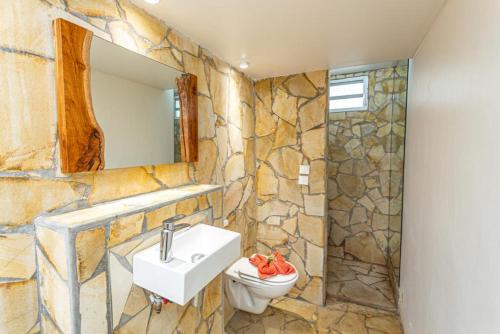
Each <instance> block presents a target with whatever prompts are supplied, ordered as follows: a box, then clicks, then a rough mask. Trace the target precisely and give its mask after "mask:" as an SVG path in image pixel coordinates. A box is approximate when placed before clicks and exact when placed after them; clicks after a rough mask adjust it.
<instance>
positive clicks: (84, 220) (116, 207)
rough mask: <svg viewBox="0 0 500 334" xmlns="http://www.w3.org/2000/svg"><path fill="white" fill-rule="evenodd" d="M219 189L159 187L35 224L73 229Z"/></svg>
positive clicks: (45, 217) (46, 218)
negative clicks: (159, 188) (162, 188)
mask: <svg viewBox="0 0 500 334" xmlns="http://www.w3.org/2000/svg"><path fill="white" fill-rule="evenodd" d="M221 189H222V187H221V186H219V185H209V184H194V185H188V186H183V187H179V188H173V189H167V190H160V191H155V192H152V193H147V194H142V195H136V196H132V197H127V198H122V199H119V200H115V201H111V202H106V203H101V204H97V205H94V206H92V207H89V208H85V209H80V210H74V211H70V212H66V213H58V214H51V215H46V216H41V217H39V218H38V219H37V223H38V224H41V225H44V226H50V227H53V228H55V229H58V228H64V229H75V228H79V227H82V226H86V225H89V224H99V223H105V222H106V221H108V220H110V219H116V218H119V217H122V216H128V215H131V214H134V213H136V212H141V211H145V210H146V211H147V210H151V209H155V208H157V207H162V206H165V205H168V204H171V203H175V202H179V201H181V200H184V199H188V198H192V197H197V196H199V195H203V194H206V193H210V192H214V191H217V190H221Z"/></svg>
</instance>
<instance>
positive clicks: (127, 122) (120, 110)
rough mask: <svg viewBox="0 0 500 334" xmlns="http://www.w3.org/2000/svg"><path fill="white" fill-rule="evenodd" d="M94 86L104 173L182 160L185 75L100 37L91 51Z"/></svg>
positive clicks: (93, 102) (94, 37) (93, 103)
mask: <svg viewBox="0 0 500 334" xmlns="http://www.w3.org/2000/svg"><path fill="white" fill-rule="evenodd" d="M90 68H91V74H90V78H91V79H90V83H91V84H90V87H91V93H92V105H93V108H94V114H95V117H96V120H97V123H98V124H99V126H100V127H101V129H102V131H103V132H104V138H105V150H104V161H105V168H106V169H109V168H122V167H130V166H144V165H159V164H166V163H173V162H180V161H181V154H180V153H181V152H180V102H179V95H178V92H177V84H176V79H177V78H179V77H180V76H181V75H182V72H180V71H178V70H176V69H173V68H170V67H168V66H166V65H163V64H161V63H158V62H156V61H154V60H152V59H149V58H147V57H145V56H142V55H140V54H137V53H135V52H132V51H129V50H127V49H125V48H122V47H120V46H117V45H116V44H113V43H111V42H108V41H106V40H104V39H102V38H99V37H97V36H95V35H94V36H93V37H92V44H91V48H90Z"/></svg>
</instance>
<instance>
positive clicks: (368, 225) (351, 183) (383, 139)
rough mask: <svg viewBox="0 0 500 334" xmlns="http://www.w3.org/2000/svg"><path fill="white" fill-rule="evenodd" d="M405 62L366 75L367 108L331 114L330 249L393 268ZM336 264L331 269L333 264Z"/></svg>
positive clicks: (398, 237) (397, 251) (397, 238)
mask: <svg viewBox="0 0 500 334" xmlns="http://www.w3.org/2000/svg"><path fill="white" fill-rule="evenodd" d="M407 71H408V68H407V66H406V65H401V66H397V67H391V68H386V69H380V70H376V71H370V72H364V73H355V74H350V75H338V76H336V77H335V78H338V79H341V78H346V77H353V76H360V75H368V77H369V101H368V111H363V112H341V113H330V114H329V139H328V200H329V212H328V216H329V220H330V236H329V254H330V255H333V256H337V257H343V258H346V259H357V260H361V261H364V262H369V263H375V264H381V265H386V264H388V265H389V266H392V267H394V268H395V275H396V276H397V275H398V268H399V262H400V259H399V258H400V240H401V209H402V189H403V182H402V181H403V160H404V136H405V118H406V90H407ZM333 270H335V269H333Z"/></svg>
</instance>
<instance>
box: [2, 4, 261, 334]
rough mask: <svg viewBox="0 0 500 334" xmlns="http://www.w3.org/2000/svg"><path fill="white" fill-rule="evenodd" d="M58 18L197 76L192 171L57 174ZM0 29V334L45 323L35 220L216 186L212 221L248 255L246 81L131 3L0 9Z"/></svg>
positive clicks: (249, 110) (250, 200) (250, 131)
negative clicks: (220, 204) (196, 148)
mask: <svg viewBox="0 0 500 334" xmlns="http://www.w3.org/2000/svg"><path fill="white" fill-rule="evenodd" d="M57 17H64V18H66V19H69V20H72V21H74V22H76V23H78V24H81V25H84V26H85V27H87V28H89V29H91V30H92V31H94V32H95V33H96V34H98V35H99V36H101V37H104V38H108V39H110V40H112V41H113V42H115V43H117V44H120V45H123V46H125V47H127V48H129V49H131V50H134V51H137V52H139V53H142V54H145V55H146V56H148V57H151V58H153V59H156V60H158V61H160V62H162V63H164V64H167V65H169V66H172V67H175V68H177V69H180V70H184V71H187V72H190V73H193V74H195V75H197V76H198V85H199V87H198V88H199V97H198V105H199V136H200V162H199V163H196V164H183V163H180V164H172V165H161V166H145V167H138V168H127V169H120V170H109V171H103V172H98V173H86V174H75V175H62V174H61V173H60V169H59V156H58V147H57V136H56V119H57V111H56V93H55V74H54V48H53V38H52V23H51V22H52V19H54V18H57ZM0 22H2V24H1V25H0V73H2V75H1V76H0V87H1V88H0V123H1V124H2V130H1V131H0V305H9V307H5V306H4V307H2V314H0V332H1V333H16V334H17V333H32V332H37V331H38V328H39V319H40V318H43V317H45V316H46V315H45V314H43V312H42V313H40V312H39V311H38V308H37V307H36V305H37V300H38V296H37V292H36V286H37V282H36V280H35V271H36V268H37V266H36V263H37V262H36V258H35V237H34V228H33V219H34V218H35V217H36V216H38V215H40V214H42V213H44V212H48V211H54V210H60V209H71V208H78V207H84V206H88V205H90V204H94V203H99V202H103V201H107V200H112V199H116V198H121V197H126V196H132V195H135V194H139V193H144V192H150V191H155V190H158V189H164V188H171V187H177V186H180V185H183V184H190V183H193V182H199V183H212V184H220V185H223V186H224V191H225V195H224V213H223V216H221V218H220V219H221V220H222V219H223V218H228V219H229V221H230V224H229V228H231V229H233V230H236V231H239V232H242V233H243V235H244V236H245V238H243V243H242V251H243V252H245V253H246V254H250V253H252V251H253V247H254V240H255V230H256V228H255V226H256V223H255V196H254V193H255V192H254V185H255V159H254V146H255V138H254V113H253V103H254V101H253V83H252V81H251V80H249V79H248V78H246V77H245V76H244V75H242V74H241V73H240V72H238V71H237V70H235V69H233V68H231V67H229V66H228V65H227V64H225V63H223V62H221V61H220V60H219V59H217V58H216V57H214V56H212V55H211V54H210V53H209V52H208V51H207V50H205V49H203V48H201V47H199V46H198V45H195V44H194V43H192V42H191V41H190V40H189V39H187V38H185V37H183V36H182V35H180V34H179V33H178V32H176V31H175V30H173V29H171V28H169V27H168V26H167V25H165V24H164V23H163V22H161V21H159V20H157V19H155V18H154V17H152V16H150V15H148V14H146V13H145V12H144V11H142V10H140V9H138V8H137V7H135V6H134V5H133V4H131V2H130V1H129V0H99V1H98V0H19V1H0ZM40 261H43V259H42V260H40ZM100 283H102V282H100ZM96 284H97V283H96ZM61 291H63V290H61ZM89 298H90V297H89ZM11 305H15V306H11ZM47 330H48V329H47ZM48 332H50V330H48Z"/></svg>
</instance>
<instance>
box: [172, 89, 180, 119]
mask: <svg viewBox="0 0 500 334" xmlns="http://www.w3.org/2000/svg"><path fill="white" fill-rule="evenodd" d="M174 118H181V102H180V101H179V94H178V93H177V90H175V91H174Z"/></svg>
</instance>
